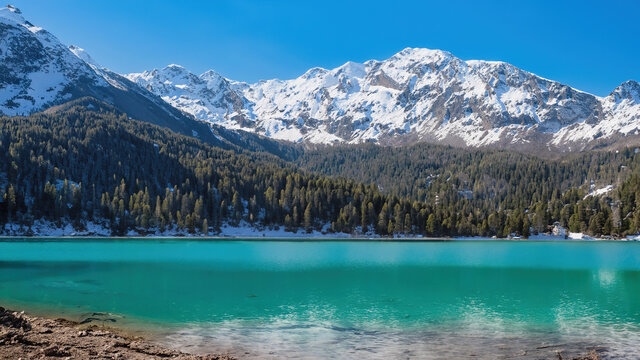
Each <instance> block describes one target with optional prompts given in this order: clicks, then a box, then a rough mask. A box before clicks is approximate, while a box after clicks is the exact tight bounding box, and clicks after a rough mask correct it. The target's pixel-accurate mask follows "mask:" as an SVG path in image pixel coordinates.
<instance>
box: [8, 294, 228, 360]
mask: <svg viewBox="0 0 640 360" xmlns="http://www.w3.org/2000/svg"><path fill="white" fill-rule="evenodd" d="M0 359H12V360H18V359H133V360H138V359H180V360H232V359H233V358H232V357H230V356H226V355H191V354H185V353H182V352H179V351H176V350H170V349H166V348H163V347H161V346H158V345H155V344H152V343H150V342H148V341H146V340H144V339H142V338H139V337H133V336H129V335H125V334H122V333H119V332H117V331H116V330H113V329H107V328H104V327H98V326H96V325H92V326H89V327H86V326H81V325H80V324H79V323H76V322H72V321H68V320H63V319H56V320H52V319H46V318H40V317H35V316H27V315H24V313H16V312H11V311H8V310H5V309H4V308H3V307H0Z"/></svg>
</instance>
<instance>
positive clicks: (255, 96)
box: [126, 48, 640, 151]
mask: <svg viewBox="0 0 640 360" xmlns="http://www.w3.org/2000/svg"><path fill="white" fill-rule="evenodd" d="M126 77H127V78H129V79H130V80H132V81H133V82H135V83H137V84H139V85H140V86H142V87H145V88H146V89H148V90H149V91H151V92H153V93H155V94H157V95H159V96H160V97H162V98H163V99H164V100H165V101H167V102H168V103H170V104H171V105H173V106H175V107H177V108H179V109H181V110H183V111H185V112H188V113H190V114H193V115H194V116H196V117H197V118H199V119H202V120H206V121H210V122H213V123H216V124H221V125H223V126H225V127H229V128H241V129H245V130H248V131H254V132H257V133H259V134H264V135H267V136H269V137H272V138H276V139H286V140H291V141H307V142H311V143H335V142H339V143H342V142H345V143H357V142H365V141H377V142H381V143H390V144H402V143H407V142H416V141H429V142H438V143H447V144H455V145H468V146H494V147H504V148H515V149H529V148H535V149H545V150H549V151H555V150H582V149H588V148H592V147H594V146H596V145H598V146H603V145H606V142H607V141H610V142H612V141H615V140H616V139H618V138H619V137H620V136H627V135H636V134H637V133H638V131H639V130H640V119H639V116H640V101H638V87H639V85H638V83H637V82H634V81H629V82H626V83H624V84H622V85H621V86H620V87H619V88H617V89H616V90H615V91H614V92H613V93H612V94H611V95H610V96H608V97H605V98H601V97H597V96H594V95H591V94H588V93H585V92H581V91H578V90H576V89H573V88H571V87H569V86H567V85H564V84H561V83H558V82H556V81H552V80H548V79H544V78H541V77H539V76H536V75H535V74H532V73H529V72H526V71H523V70H521V69H518V68H516V67H515V66H513V65H510V64H507V63H504V62H495V61H478V60H472V61H463V60H461V59H458V58H456V57H455V56H453V55H452V54H450V53H448V52H445V51H439V50H428V49H412V48H407V49H405V50H403V51H401V52H399V53H397V54H396V55H394V56H392V57H391V58H389V59H387V60H384V61H376V60H371V61H367V62H365V63H362V64H359V63H354V62H348V63H346V64H344V65H343V66H340V67H338V68H336V69H333V70H327V69H322V68H313V69H311V70H309V71H307V72H306V73H305V74H303V75H302V76H300V77H298V78H296V79H292V80H277V79H276V80H267V81H260V82H258V83H255V84H247V83H242V82H236V81H232V80H229V79H226V78H224V77H222V76H220V75H219V74H217V73H215V72H213V71H207V72H206V73H204V74H202V75H195V74H193V73H191V72H189V71H188V70H186V69H185V68H183V67H181V66H178V65H169V66H167V67H166V68H164V69H156V70H151V71H145V72H143V73H134V74H129V75H126Z"/></svg>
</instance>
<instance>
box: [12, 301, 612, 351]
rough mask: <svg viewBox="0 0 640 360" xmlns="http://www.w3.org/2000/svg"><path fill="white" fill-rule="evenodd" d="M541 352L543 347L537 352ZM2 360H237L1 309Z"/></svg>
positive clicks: (85, 325)
mask: <svg viewBox="0 0 640 360" xmlns="http://www.w3.org/2000/svg"><path fill="white" fill-rule="evenodd" d="M552 347H553V346H552ZM540 349H542V348H538V349H537V350H540ZM548 353H549V352H548ZM550 353H552V354H553V355H552V357H546V356H545V355H540V356H537V357H536V358H537V359H546V358H548V359H560V360H569V359H571V360H600V359H602V358H601V356H600V353H599V352H598V351H596V350H591V351H588V350H587V351H586V352H585V355H583V356H578V357H575V356H572V357H566V356H565V357H563V352H562V351H556V352H554V351H550ZM526 355H529V354H527V353H526V352H525V353H523V354H518V355H514V357H506V358H508V359H517V358H520V357H523V356H524V357H526ZM497 357H499V358H505V357H503V356H497ZM0 359H11V360H18V359H23V360H27V359H133V360H141V359H145V360H146V359H179V360H233V359H234V358H233V357H231V356H228V355H194V354H186V353H183V352H180V351H176V350H171V349H167V348H164V347H162V346H159V345H156V344H153V343H151V342H149V341H147V340H145V339H143V338H141V337H136V336H132V335H128V334H124V333H122V332H120V331H118V330H115V329H111V328H106V327H104V326H98V325H95V324H82V323H78V322H73V321H69V320H65V319H48V318H42V317H36V316H30V315H25V314H24V313H23V312H20V313H18V312H13V311H9V310H6V309H4V308H3V307H0Z"/></svg>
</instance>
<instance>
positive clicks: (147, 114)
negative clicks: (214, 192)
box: [0, 5, 218, 142]
mask: <svg viewBox="0 0 640 360" xmlns="http://www.w3.org/2000/svg"><path fill="white" fill-rule="evenodd" d="M87 96H89V97H93V98H96V99H99V100H100V101H104V102H106V103H108V104H111V105H113V106H114V107H115V108H117V109H119V110H120V111H123V112H125V113H127V114H128V115H129V116H130V117H133V118H136V119H139V120H144V121H148V122H151V123H155V124H158V125H161V126H166V127H169V128H171V129H173V130H175V131H178V132H181V133H183V134H187V135H190V136H193V135H196V134H197V135H198V137H200V138H201V139H203V140H205V141H209V142H216V141H218V140H216V137H215V136H214V134H213V133H212V132H211V129H210V126H209V125H207V124H205V123H203V122H201V121H198V120H196V119H195V118H193V117H192V116H191V115H187V114H185V113H183V112H182V111H180V110H178V109H176V108H175V107H172V106H170V105H168V104H167V103H166V102H164V101H163V100H162V99H160V98H159V97H158V96H157V95H155V94H153V93H151V92H149V91H147V90H146V89H144V88H141V87H140V86H138V85H136V84H134V83H133V82H131V81H129V80H128V79H127V78H125V77H123V76H121V75H119V74H116V73H114V72H112V71H109V70H108V69H106V68H103V67H101V66H100V65H98V64H97V63H96V62H95V61H93V59H91V57H90V56H89V55H88V54H87V53H86V52H85V51H84V50H83V49H81V48H79V47H77V46H70V47H67V46H65V45H64V44H62V43H61V42H60V41H59V40H58V39H57V38H56V37H55V36H54V35H53V34H51V33H49V32H48V31H46V30H44V29H42V28H40V27H37V26H35V25H33V24H32V23H30V22H29V21H27V20H25V18H24V17H23V16H22V13H21V12H20V10H19V9H17V8H15V7H13V6H10V5H8V6H7V7H4V8H0V115H8V116H15V115H29V114H32V113H34V112H39V111H44V110H46V109H48V108H51V107H52V106H55V105H59V104H62V103H65V102H68V101H70V100H73V99H77V98H81V97H87Z"/></svg>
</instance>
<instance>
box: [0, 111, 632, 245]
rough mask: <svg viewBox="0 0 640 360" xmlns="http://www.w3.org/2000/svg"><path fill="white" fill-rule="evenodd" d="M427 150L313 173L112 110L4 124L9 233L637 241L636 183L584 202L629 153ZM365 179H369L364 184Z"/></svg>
mask: <svg viewBox="0 0 640 360" xmlns="http://www.w3.org/2000/svg"><path fill="white" fill-rule="evenodd" d="M353 149H357V151H353ZM424 149H427V150H421V148H420V147H411V148H407V150H406V151H409V152H410V153H411V152H412V151H414V152H415V153H416V154H418V155H416V158H415V159H414V158H412V157H409V158H408V159H407V161H400V160H398V159H399V157H397V156H391V155H385V157H380V155H376V154H384V152H385V151H387V150H385V148H381V147H373V146H372V147H367V146H361V147H354V148H347V149H345V148H335V149H334V150H331V151H328V149H325V150H324V152H325V155H324V158H323V157H322V156H320V155H318V154H314V153H312V152H307V153H305V154H303V155H300V158H299V159H300V160H299V161H301V162H303V161H306V162H307V166H308V168H309V169H311V170H314V172H307V171H303V170H299V168H298V167H296V166H295V165H293V164H292V163H290V162H287V161H285V160H282V159H280V158H277V157H275V156H273V155H270V154H267V153H256V152H248V151H233V150H225V149H221V148H218V147H213V146H210V145H206V144H204V143H202V142H200V141H198V140H196V139H193V138H190V137H186V136H182V135H178V134H175V133H173V132H171V131H169V130H166V129H163V128H160V127H157V126H154V125H151V124H147V123H144V122H139V121H136V120H131V119H129V118H128V117H127V116H125V115H122V114H119V113H117V112H115V111H113V112H110V111H103V112H102V113H97V112H94V111H89V110H87V109H86V108H84V107H80V106H75V107H71V108H69V109H66V110H65V111H62V112H59V113H56V114H48V115H47V114H36V115H32V116H29V117H14V118H7V117H3V118H0V225H1V226H2V227H3V228H6V224H20V225H21V226H23V227H24V228H29V227H30V226H31V225H32V224H33V223H34V221H36V220H39V219H45V220H48V221H51V222H54V223H57V224H59V225H63V224H66V223H72V224H74V226H75V227H76V228H78V229H81V228H82V227H83V226H85V225H86V223H87V221H89V220H91V221H93V222H97V223H103V224H105V225H106V226H108V227H109V228H110V229H111V230H112V232H113V234H116V235H121V234H126V233H127V232H128V231H130V230H136V231H138V232H161V231H163V230H167V229H172V230H175V229H180V230H182V231H185V232H191V233H205V234H211V233H215V232H216V231H217V230H218V229H219V228H220V226H221V225H222V224H224V223H229V224H232V225H237V224H240V223H243V222H246V223H249V224H252V225H255V226H267V227H272V226H284V227H285V228H286V229H288V230H302V231H311V230H321V229H323V230H327V231H336V232H348V233H351V232H360V233H367V232H375V233H378V234H381V235H391V234H400V233H410V234H424V235H429V236H442V235H449V236H456V235H482V236H493V235H495V236H500V237H502V236H507V235H509V234H520V235H524V236H527V235H529V233H530V231H531V230H533V231H546V230H548V228H549V226H550V225H552V224H553V223H554V222H555V221H558V222H560V223H561V224H563V225H566V226H568V227H569V228H570V229H571V230H572V231H584V232H590V233H592V234H598V235H599V234H626V233H634V232H637V231H638V229H640V210H639V209H640V197H639V196H638V195H637V194H638V193H640V191H639V190H640V189H639V187H640V179H639V178H638V177H637V176H626V179H627V180H626V181H625V182H622V183H621V184H620V185H619V186H618V187H617V188H616V190H615V191H614V192H613V193H611V194H610V197H609V198H607V197H592V196H588V197H585V189H584V188H579V187H578V186H579V185H581V184H582V183H583V182H584V181H585V179H588V178H589V177H590V176H594V178H595V176H596V175H597V176H599V179H603V180H606V179H613V178H618V177H622V175H623V173H622V170H619V168H618V167H619V165H616V161H622V160H620V159H623V158H625V157H626V159H627V160H625V161H627V162H626V164H627V165H626V166H627V170H624V171H628V172H629V173H631V172H634V171H635V169H636V168H635V164H636V157H635V155H634V154H632V153H633V152H630V151H626V152H624V154H623V155H620V154H609V155H606V154H607V153H602V155H597V156H602V158H598V157H597V156H596V155H592V156H594V157H593V158H590V159H587V157H582V158H580V157H577V158H576V159H577V160H572V161H574V162H575V161H581V163H580V162H578V163H575V164H574V163H572V162H567V163H566V164H565V165H562V163H560V162H559V163H557V164H556V163H553V162H547V161H544V160H540V159H537V158H533V157H524V156H523V155H519V154H513V153H503V152H493V151H475V152H473V151H471V152H470V151H462V150H458V149H452V148H446V147H433V148H431V147H425V148H424ZM284 151H288V150H286V149H284ZM295 151H298V150H295ZM341 151H343V153H342V154H341V153H340V152H341ZM403 151H404V150H403ZM420 151H423V153H420ZM289 154H295V152H293V151H292V152H289ZM354 154H355V155H354ZM367 154H372V155H371V156H372V157H371V159H376V157H377V158H378V160H380V161H377V160H376V161H374V160H371V159H369V158H368V157H367V156H369V155H367ZM353 156H356V157H355V158H354V157H353ZM357 156H361V157H362V158H360V159H359V160H358V158H357ZM412 156H413V155H412ZM606 156H610V158H607V157H606ZM420 159H429V160H428V161H429V162H431V163H432V164H431V165H425V163H426V161H422V162H421V161H420ZM604 160H608V163H605V162H604ZM601 161H602V162H601ZM596 163H597V165H598V167H597V169H596V168H594V166H595V165H596ZM318 164H324V165H322V166H320V165H318ZM367 166H369V167H371V171H372V172H371V173H370V174H369V175H367V176H363V175H362V174H358V173H357V171H364V170H358V169H363V168H365V167H367ZM563 166H565V167H566V168H562V167H563ZM347 168H350V169H351V170H350V171H352V173H349V172H348V171H347V170H345V169H347ZM405 169H406V170H405ZM558 169H564V170H562V171H560V170H558ZM418 170H419V171H418ZM320 171H322V172H324V173H332V174H334V173H335V174H339V175H342V177H327V176H325V175H318V172H320ZM376 171H377V173H378V177H376V176H375V172H376ZM425 172H428V173H429V175H428V176H425V175H424V174H425ZM403 174H404V175H403ZM412 174H418V175H412ZM423 176H424V178H421V177H423ZM348 178H354V179H361V180H364V181H365V182H367V183H370V185H363V184H362V183H361V182H356V181H355V180H353V179H348ZM549 179H551V180H549ZM385 181H386V182H385ZM374 183H375V184H374ZM416 183H421V184H424V185H420V186H417V187H416V186H414V184H416ZM379 187H380V188H381V189H382V190H383V191H380V189H379ZM403 189H405V190H403ZM413 189H417V190H413Z"/></svg>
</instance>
